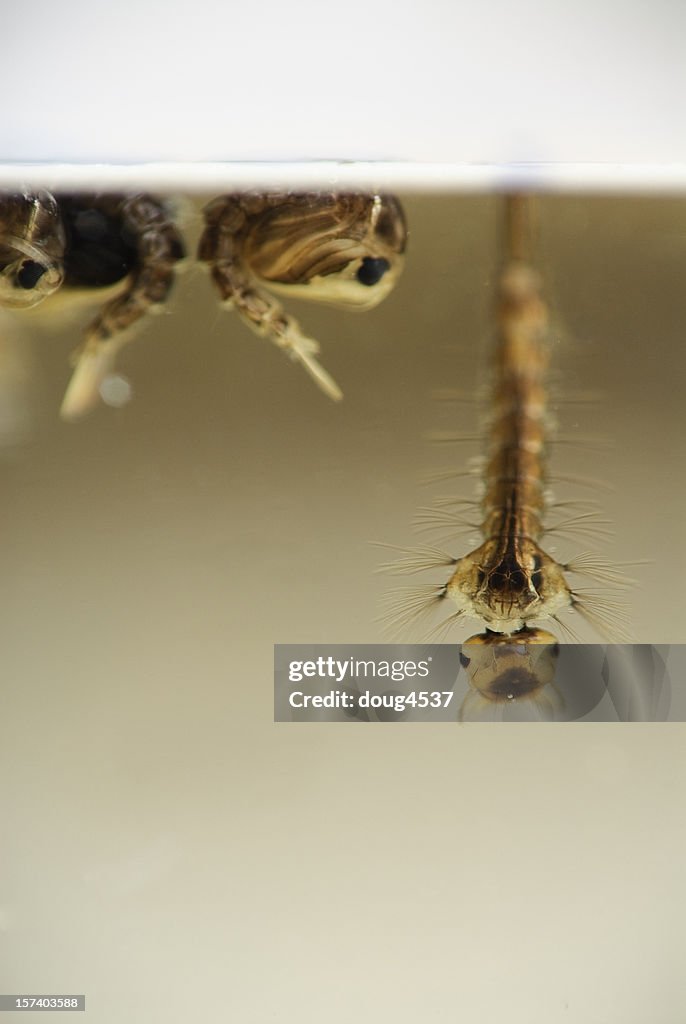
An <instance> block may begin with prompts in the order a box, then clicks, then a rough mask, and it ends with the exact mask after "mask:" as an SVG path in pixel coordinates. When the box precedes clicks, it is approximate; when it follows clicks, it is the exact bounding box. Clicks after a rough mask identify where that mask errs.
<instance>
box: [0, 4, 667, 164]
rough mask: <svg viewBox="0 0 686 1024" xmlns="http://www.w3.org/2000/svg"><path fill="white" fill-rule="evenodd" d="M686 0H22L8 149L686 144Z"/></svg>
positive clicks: (183, 152)
mask: <svg viewBox="0 0 686 1024" xmlns="http://www.w3.org/2000/svg"><path fill="white" fill-rule="evenodd" d="M685 27H686V8H684V5H683V4H680V3H678V2H675V0H658V2H655V3H652V4H647V3H639V2H636V0H634V2H629V3H626V2H621V0H616V2H612V0H605V2H604V3H598V2H589V0H577V2H576V3H574V4H568V3H561V2H557V3H555V2H553V3H550V2H547V3H546V2H528V3H517V4H515V3H507V2H502V0H501V2H492V0H491V2H489V3H481V4H479V3H454V2H452V0H423V2H421V3H420V2H417V0H414V2H412V0H400V2H390V0H373V2H369V0H347V2H346V3H331V2H328V3H327V2H315V0H298V2H295V3H293V2H291V3H279V2H276V0H274V2H267V0H257V2H255V0H253V2H250V3H242V4H238V3H235V2H233V3H231V2H228V3H220V2H216V0H195V2H194V3H192V4H190V3H186V2H183V3H182V2H179V0H177V2H168V0H140V2H137V3H133V2H123V3H121V2H120V3H117V4H111V3H107V2H102V0H101V2H92V0H64V2H61V3H55V2H54V0H34V2H32V3H31V5H30V7H29V8H27V7H26V6H24V5H21V4H12V5H9V4H8V5H5V8H4V10H3V26H2V40H1V41H0V57H1V59H0V97H2V101H1V106H0V159H4V160H6V161H25V160H51V161H114V162H121V161H147V160H175V161H178V160H181V161H188V160H191V161H197V160H221V161H225V160H275V159H289V160H293V159H313V158H315V159H320V158H345V159H373V160H379V159H383V160H395V159H398V160H419V161H456V162H465V161H467V162H471V161H485V162H491V163H498V164H508V163H509V162H512V161H522V160H524V161H544V162H546V161H563V162H570V161H571V162H580V161H581V162H597V161H620V162H632V163H669V162H673V161H680V160H686V133H684V131H683V121H684V118H683V108H684V103H683V98H684V79H685V75H686V69H685V64H684V61H683V40H684V35H685V33H684V28H685Z"/></svg>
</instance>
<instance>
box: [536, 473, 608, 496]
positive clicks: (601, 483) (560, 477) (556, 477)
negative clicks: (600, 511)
mask: <svg viewBox="0 0 686 1024" xmlns="http://www.w3.org/2000/svg"><path fill="white" fill-rule="evenodd" d="M547 479H548V482H549V483H551V484H574V485H575V486H578V487H590V488H592V489H593V490H597V491H607V492H608V493H609V494H611V493H612V492H613V491H614V487H613V486H612V484H609V483H608V482H607V481H606V480H598V479H597V478H596V477H590V476H577V475H576V474H575V473H551V474H549V475H548V477H547Z"/></svg>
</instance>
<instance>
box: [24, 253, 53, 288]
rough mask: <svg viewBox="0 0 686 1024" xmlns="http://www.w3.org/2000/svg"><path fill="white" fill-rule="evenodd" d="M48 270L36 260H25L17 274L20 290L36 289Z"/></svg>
mask: <svg viewBox="0 0 686 1024" xmlns="http://www.w3.org/2000/svg"><path fill="white" fill-rule="evenodd" d="M47 269H48V268H47V267H45V266H43V264H42V263H36V262H35V260H24V262H23V263H22V265H21V267H20V269H19V271H18V273H17V284H18V285H19V287H20V288H25V289H26V291H29V290H30V289H31V288H35V287H36V285H37V284H38V282H39V281H40V279H41V277H42V276H43V274H44V273H45V272H46V270H47Z"/></svg>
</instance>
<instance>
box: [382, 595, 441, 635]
mask: <svg viewBox="0 0 686 1024" xmlns="http://www.w3.org/2000/svg"><path fill="white" fill-rule="evenodd" d="M445 596H446V591H445V586H444V585H441V586H436V585H434V584H430V583H421V584H415V585H414V586H411V587H410V586H408V587H398V588H396V589H394V590H389V591H388V593H386V594H384V596H383V599H382V606H383V608H384V612H383V614H382V615H381V616H380V617H379V619H378V620H377V621H378V622H379V623H380V624H381V626H382V629H383V631H384V632H385V633H387V634H388V635H390V636H397V635H399V634H400V633H404V632H405V631H408V632H413V631H415V630H416V628H417V626H419V624H420V623H422V622H423V621H424V620H425V619H426V618H428V617H430V616H431V615H432V614H433V613H434V612H435V611H436V609H437V608H438V607H439V606H440V605H441V603H442V602H443V601H444V600H445Z"/></svg>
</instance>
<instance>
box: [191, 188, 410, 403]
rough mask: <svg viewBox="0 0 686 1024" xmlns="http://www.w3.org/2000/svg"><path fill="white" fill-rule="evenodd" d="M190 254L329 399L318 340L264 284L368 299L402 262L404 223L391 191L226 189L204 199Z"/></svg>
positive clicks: (334, 390) (305, 293) (350, 300)
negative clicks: (227, 192) (201, 223)
mask: <svg viewBox="0 0 686 1024" xmlns="http://www.w3.org/2000/svg"><path fill="white" fill-rule="evenodd" d="M204 214H205V230H204V233H203V235H202V238H201V240H200V246H199V249H198V258H199V259H200V260H202V261H203V262H204V263H207V264H208V265H209V268H210V272H211V275H212V279H213V281H214V283H215V285H216V288H217V291H218V292H219V295H220V297H221V299H222V301H223V302H224V303H225V304H226V305H227V307H228V308H232V309H235V310H236V312H237V313H238V314H239V316H240V317H241V318H242V319H243V320H244V321H245V322H246V323H247V324H248V325H249V326H250V327H251V328H252V329H253V330H254V331H256V332H257V333H258V334H260V335H262V336H263V337H266V338H268V339H269V340H270V341H272V342H273V343H274V344H275V345H277V346H278V347H279V348H281V349H283V350H284V351H285V352H286V353H287V354H288V355H289V356H290V358H291V359H293V360H294V361H295V362H299V363H300V364H301V365H302V366H303V367H304V368H305V370H306V371H307V372H308V373H309V374H310V375H311V376H312V377H313V379H314V380H315V381H316V382H317V384H318V385H319V387H320V388H321V389H322V390H323V391H324V392H325V393H326V394H327V395H328V396H329V397H330V398H333V399H334V400H338V399H340V398H342V397H343V395H342V392H341V390H340V388H339V387H338V385H337V384H336V382H335V381H334V380H333V378H332V377H331V376H330V375H329V374H328V373H327V372H326V370H325V369H324V368H323V367H322V366H321V365H320V363H319V362H318V360H317V359H316V356H317V353H318V352H319V345H318V343H317V342H316V341H314V339H312V338H308V337H307V336H306V335H305V334H304V332H303V330H302V328H301V327H300V324H299V323H298V321H297V320H295V319H294V318H293V317H292V316H290V315H289V314H288V313H286V312H285V310H284V309H283V307H282V306H281V304H280V303H279V302H278V301H277V300H276V299H275V298H274V297H273V295H271V294H270V292H273V291H274V292H280V293H282V294H284V295H295V296H297V297H299V298H307V299H312V300H314V301H316V302H325V303H331V304H333V305H336V306H343V307H348V308H350V309H357V310H363V309H370V308H371V307H372V306H376V305H377V303H379V302H381V300H382V299H383V298H385V296H386V295H388V293H389V292H390V291H391V289H392V288H393V286H394V284H395V282H396V281H397V279H398V276H399V274H400V272H401V270H402V265H403V253H404V251H405V246H406V241H407V229H406V226H405V218H404V215H403V212H402V208H401V206H400V204H399V203H398V201H397V199H395V198H393V197H392V196H384V195H377V194H372V195H361V194H354V193H339V194H334V193H330V194H322V193H303V194H291V193H284V192H271V193H270V192H268V193H250V192H248V193H234V194H232V195H226V196H222V197H220V198H219V199H215V200H214V201H213V202H211V203H210V204H209V205H208V206H207V207H205V211H204Z"/></svg>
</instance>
